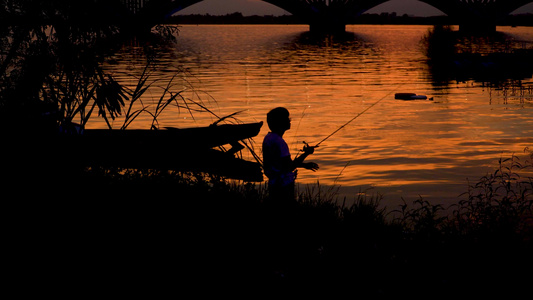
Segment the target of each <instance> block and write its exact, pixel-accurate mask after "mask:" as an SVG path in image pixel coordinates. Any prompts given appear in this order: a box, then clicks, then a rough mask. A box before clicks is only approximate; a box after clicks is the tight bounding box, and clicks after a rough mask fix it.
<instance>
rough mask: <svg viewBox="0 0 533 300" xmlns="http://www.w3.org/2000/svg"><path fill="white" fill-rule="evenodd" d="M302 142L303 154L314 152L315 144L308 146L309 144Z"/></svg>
mask: <svg viewBox="0 0 533 300" xmlns="http://www.w3.org/2000/svg"><path fill="white" fill-rule="evenodd" d="M304 144H305V146H304V149H303V151H304V154H307V155H310V154H313V153H315V148H316V147H317V146H309V144H308V143H306V142H304Z"/></svg>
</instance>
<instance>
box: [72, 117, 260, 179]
mask: <svg viewBox="0 0 533 300" xmlns="http://www.w3.org/2000/svg"><path fill="white" fill-rule="evenodd" d="M262 125H263V122H257V123H247V124H223V125H214V126H207V127H195V128H184V129H178V128H166V129H163V130H106V129H87V130H84V132H83V134H81V135H75V136H71V137H69V138H68V140H69V143H70V145H71V146H74V147H75V148H76V149H79V151H82V152H83V153H84V155H83V157H85V158H86V159H85V162H84V163H85V164H86V165H88V166H93V165H99V166H107V167H112V166H113V167H122V168H158V169H168V170H180V171H193V172H207V173H214V174H218V175H221V176H226V177H228V178H233V179H242V180H246V181H262V180H263V173H262V168H261V165H260V164H259V163H258V162H252V161H247V160H244V159H241V158H237V157H236V156H235V153H236V152H238V151H239V150H241V149H242V148H244V146H242V145H241V144H240V143H239V141H242V140H245V139H248V138H253V137H255V136H257V135H258V134H259V131H260V130H261V127H262ZM226 145H230V146H231V149H229V150H225V148H228V147H227V146H226ZM216 147H218V148H219V149H214V148H216Z"/></svg>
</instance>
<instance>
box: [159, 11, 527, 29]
mask: <svg viewBox="0 0 533 300" xmlns="http://www.w3.org/2000/svg"><path fill="white" fill-rule="evenodd" d="M167 22H168V23H171V24H305V23H306V22H305V21H304V20H302V19H301V18H299V17H298V16H293V15H282V16H272V15H267V16H257V15H253V16H244V15H243V14H242V13H240V12H236V13H232V14H227V15H210V14H193V15H178V16H174V17H172V18H170V19H169V20H168V21H167ZM348 23H349V24H406V25H407V24H421V25H435V24H447V25H452V24H453V23H454V22H453V20H451V19H450V18H449V17H448V16H444V15H443V16H431V17H416V16H410V15H407V14H403V15H398V14H396V13H394V12H393V13H381V14H363V15H361V16H359V17H357V18H354V19H353V20H352V21H350V22H348ZM499 25H504V26H505V25H507V26H533V15H532V14H520V15H509V16H507V18H505V20H503V21H501V22H500V23H499Z"/></svg>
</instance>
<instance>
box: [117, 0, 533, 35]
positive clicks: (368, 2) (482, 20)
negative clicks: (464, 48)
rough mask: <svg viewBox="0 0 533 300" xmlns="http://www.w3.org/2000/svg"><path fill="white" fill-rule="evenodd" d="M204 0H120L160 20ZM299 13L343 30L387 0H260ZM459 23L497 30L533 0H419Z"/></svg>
mask: <svg viewBox="0 0 533 300" xmlns="http://www.w3.org/2000/svg"><path fill="white" fill-rule="evenodd" d="M201 1H203V0H121V2H122V3H123V4H124V5H125V6H126V7H127V8H128V9H129V11H130V13H132V14H133V15H135V16H136V17H137V18H142V19H143V20H145V21H148V22H153V24H157V23H158V22H160V21H161V20H162V19H164V18H166V17H168V16H170V15H172V14H173V13H175V12H177V11H180V10H182V9H184V8H186V7H188V6H191V5H193V4H196V3H198V2H201ZM261 1H264V2H267V3H270V4H272V5H275V6H277V7H280V8H282V9H284V10H286V11H288V12H289V13H291V14H293V15H295V16H298V17H300V18H301V19H302V21H304V22H306V23H307V24H309V30H310V31H324V32H344V31H345V29H346V24H349V23H350V22H352V21H353V20H354V19H355V18H356V17H357V16H359V15H361V14H363V13H364V12H365V11H367V10H369V9H371V8H373V7H375V6H378V5H380V4H382V3H385V2H387V1H388V0H261ZM419 1H421V2H424V3H427V4H429V5H431V6H433V7H435V8H437V9H439V10H440V11H442V12H443V13H445V14H446V15H448V17H450V18H451V20H452V21H453V22H454V23H455V24H459V30H461V31H474V32H487V31H495V30H496V23H497V22H498V21H500V20H502V19H503V18H505V17H506V16H507V15H509V14H510V13H511V12H512V11H514V10H516V9H518V8H520V7H522V6H524V5H526V4H528V3H530V2H533V0H419Z"/></svg>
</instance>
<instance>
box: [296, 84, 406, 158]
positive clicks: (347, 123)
mask: <svg viewBox="0 0 533 300" xmlns="http://www.w3.org/2000/svg"><path fill="white" fill-rule="evenodd" d="M400 85H401V84H400ZM393 92H394V90H391V91H390V92H388V93H387V94H386V95H385V96H383V97H382V98H381V99H379V100H378V101H376V102H374V103H373V104H372V105H370V106H369V107H367V108H365V109H364V110H363V111H361V112H360V113H358V114H357V115H356V116H355V117H353V118H351V119H350V120H348V122H346V123H344V124H343V125H342V126H341V127H339V128H337V129H336V130H335V131H333V132H332V133H331V134H330V135H328V136H326V137H325V138H323V139H322V140H321V141H320V142H318V143H317V144H316V145H315V146H309V144H308V143H306V142H305V141H304V142H303V143H304V144H305V147H313V148H316V147H318V146H320V144H322V143H323V142H325V141H327V140H328V139H329V138H330V137H332V136H334V135H335V134H336V133H337V132H339V131H340V130H341V129H343V128H344V127H346V126H348V125H349V124H350V123H352V122H353V121H354V120H355V119H357V118H359V117H360V116H361V115H362V114H364V113H366V112H367V111H368V110H369V109H371V108H372V107H374V106H376V105H377V104H378V103H379V102H381V101H382V100H383V99H385V98H387V97H388V96H389V95H390V94H392V93H393Z"/></svg>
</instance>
